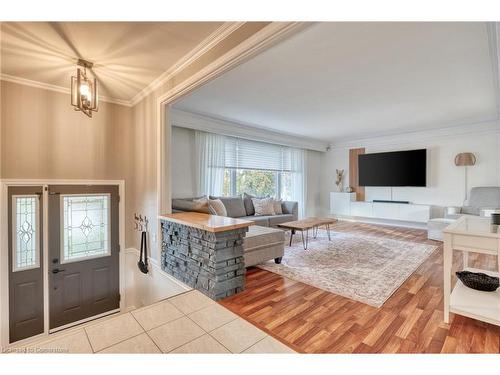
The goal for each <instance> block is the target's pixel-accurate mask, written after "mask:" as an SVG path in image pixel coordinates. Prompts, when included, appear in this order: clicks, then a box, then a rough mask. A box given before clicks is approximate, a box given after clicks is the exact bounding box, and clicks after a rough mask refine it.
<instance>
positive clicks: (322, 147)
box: [170, 108, 328, 152]
mask: <svg viewBox="0 0 500 375" xmlns="http://www.w3.org/2000/svg"><path fill="white" fill-rule="evenodd" d="M170 121H171V124H172V125H173V126H177V127H180V128H188V129H194V130H201V131H205V132H209V133H216V134H221V135H226V136H230V137H238V138H244V139H250V140H252V141H259V142H266V143H273V144H279V145H283V146H290V147H298V148H304V149H307V150H313V151H320V152H325V151H326V150H327V147H328V143H326V142H323V141H320V140H317V139H312V138H307V137H303V136H297V135H294V134H286V133H281V132H277V131H274V130H271V129H268V128H264V127H260V126H256V125H250V124H247V123H242V122H238V121H234V120H230V119H226V118H221V117H214V116H213V115H207V114H204V113H195V112H190V111H185V110H181V109H177V108H172V109H171V110H170Z"/></svg>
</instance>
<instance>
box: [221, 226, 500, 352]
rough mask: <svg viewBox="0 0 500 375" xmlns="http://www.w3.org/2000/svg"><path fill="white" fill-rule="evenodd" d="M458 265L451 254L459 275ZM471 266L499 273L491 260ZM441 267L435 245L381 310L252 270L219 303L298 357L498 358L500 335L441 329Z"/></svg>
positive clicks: (464, 327)
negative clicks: (236, 290)
mask: <svg viewBox="0 0 500 375" xmlns="http://www.w3.org/2000/svg"><path fill="white" fill-rule="evenodd" d="M335 230H336V231H347V232H351V233H360V234H361V233H362V234H366V235H372V236H384V237H387V238H393V239H399V240H404V241H411V242H423V243H431V244H435V245H440V244H441V243H440V242H435V241H429V240H427V233H426V231H423V230H417V229H406V228H396V227H383V226H376V225H369V224H360V223H348V222H340V223H339V224H337V225H336V226H335ZM285 252H286V248H285ZM461 259H462V257H461V254H459V253H458V252H455V254H454V265H455V267H456V268H461ZM470 262H471V265H472V264H473V265H474V266H476V267H480V268H485V269H490V270H495V269H496V268H495V267H496V259H495V258H494V257H489V256H471V257H470ZM442 264H443V258H442V245H440V246H439V247H438V249H437V250H436V251H435V252H434V253H433V254H432V255H431V256H430V257H429V258H428V259H427V260H426V261H425V262H424V263H422V265H421V266H420V267H419V268H418V269H417V270H416V271H415V272H414V273H413V274H412V275H411V276H410V277H409V278H408V279H407V280H406V281H405V283H404V284H403V285H401V287H400V288H399V289H398V290H397V291H396V292H395V293H394V294H393V295H392V296H391V297H390V298H389V299H388V300H387V301H386V303H385V304H384V305H383V306H382V307H381V308H375V307H372V306H368V305H365V304H363V303H361V302H357V301H353V300H350V299H347V298H345V297H341V296H339V295H335V294H333V293H330V292H327V291H324V290H321V289H318V288H315V287H313V286H310V285H306V284H303V283H300V282H297V281H294V280H291V279H287V278H284V277H282V276H279V275H277V274H274V273H271V272H268V271H265V270H262V269H260V268H255V267H251V268H249V269H248V270H247V279H246V290H245V291H244V292H242V293H239V294H237V295H235V296H232V297H229V298H226V299H224V300H222V301H221V302H220V303H221V304H222V305H224V306H225V307H227V308H228V309H230V310H232V311H233V312H235V313H236V314H238V315H239V316H241V317H242V318H244V319H246V320H248V321H249V322H251V323H253V324H254V325H256V326H258V327H259V328H261V329H262V330H264V331H266V332H267V333H269V334H270V335H272V336H274V337H275V338H277V339H278V340H280V341H282V342H283V343H285V344H287V345H289V346H290V347H292V348H293V349H295V350H296V351H299V352H303V353H500V327H497V326H494V325H491V324H487V323H482V322H479V321H476V320H473V319H469V318H465V317H462V316H458V315H454V314H452V318H451V323H450V324H445V323H444V322H443V290H442V289H443V288H442V287H443V267H442Z"/></svg>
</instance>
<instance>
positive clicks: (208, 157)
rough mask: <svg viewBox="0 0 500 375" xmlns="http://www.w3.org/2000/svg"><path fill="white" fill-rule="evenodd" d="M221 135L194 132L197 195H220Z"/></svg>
mask: <svg viewBox="0 0 500 375" xmlns="http://www.w3.org/2000/svg"><path fill="white" fill-rule="evenodd" d="M224 142H225V137H224V136H223V135H218V134H213V133H206V132H202V131H196V132H195V145H196V155H195V156H196V158H195V160H196V183H197V189H196V190H197V192H198V195H216V196H220V195H222V192H223V188H224V162H225V155H224V150H225V148H224Z"/></svg>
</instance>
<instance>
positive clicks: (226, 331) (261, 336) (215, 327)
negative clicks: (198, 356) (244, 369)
mask: <svg viewBox="0 0 500 375" xmlns="http://www.w3.org/2000/svg"><path fill="white" fill-rule="evenodd" d="M27 350H28V351H29V352H40V353H48V352H56V353H61V352H66V353H294V351H293V350H292V349H290V348H289V347H287V346H286V345H284V344H282V343H281V342H279V341H278V340H275V339H274V338H272V337H271V336H269V335H267V334H266V333H265V332H263V331H261V330H260V329H258V328H257V327H255V326H253V325H252V324H250V323H248V322H247V321H245V320H243V319H241V318H240V317H238V316H237V315H235V314H233V313H232V312H230V311H229V310H227V309H226V308H225V307H223V306H221V305H219V304H217V303H216V302H214V301H212V300H211V299H209V298H208V297H206V296H204V295H203V294H201V293H200V292H198V291H190V292H187V293H183V294H181V295H178V296H175V297H172V298H169V299H167V300H164V301H161V302H158V303H155V304H153V305H150V306H146V307H143V308H141V309H138V310H134V311H131V312H129V313H125V314H121V315H117V316H112V317H108V318H104V319H102V320H99V321H98V322H90V323H87V324H85V325H83V326H81V327H78V328H73V329H71V330H69V331H67V332H64V331H63V332H59V333H56V334H55V335H54V337H51V338H50V339H47V338H44V339H43V340H40V341H38V342H36V343H31V344H30V345H29V346H28V347H27Z"/></svg>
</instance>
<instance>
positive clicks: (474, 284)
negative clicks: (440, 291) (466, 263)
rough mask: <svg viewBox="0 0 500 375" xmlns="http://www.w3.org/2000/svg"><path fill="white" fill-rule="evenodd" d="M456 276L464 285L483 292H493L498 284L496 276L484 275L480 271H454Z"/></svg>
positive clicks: (499, 284)
mask: <svg viewBox="0 0 500 375" xmlns="http://www.w3.org/2000/svg"><path fill="white" fill-rule="evenodd" d="M456 275H457V277H458V278H459V279H460V281H461V282H463V283H464V285H465V286H467V287H469V288H471V289H475V290H480V291H483V292H494V291H495V290H497V289H498V287H499V286H500V282H499V279H498V277H493V276H489V275H486V274H485V273H482V272H469V271H461V272H456Z"/></svg>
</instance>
